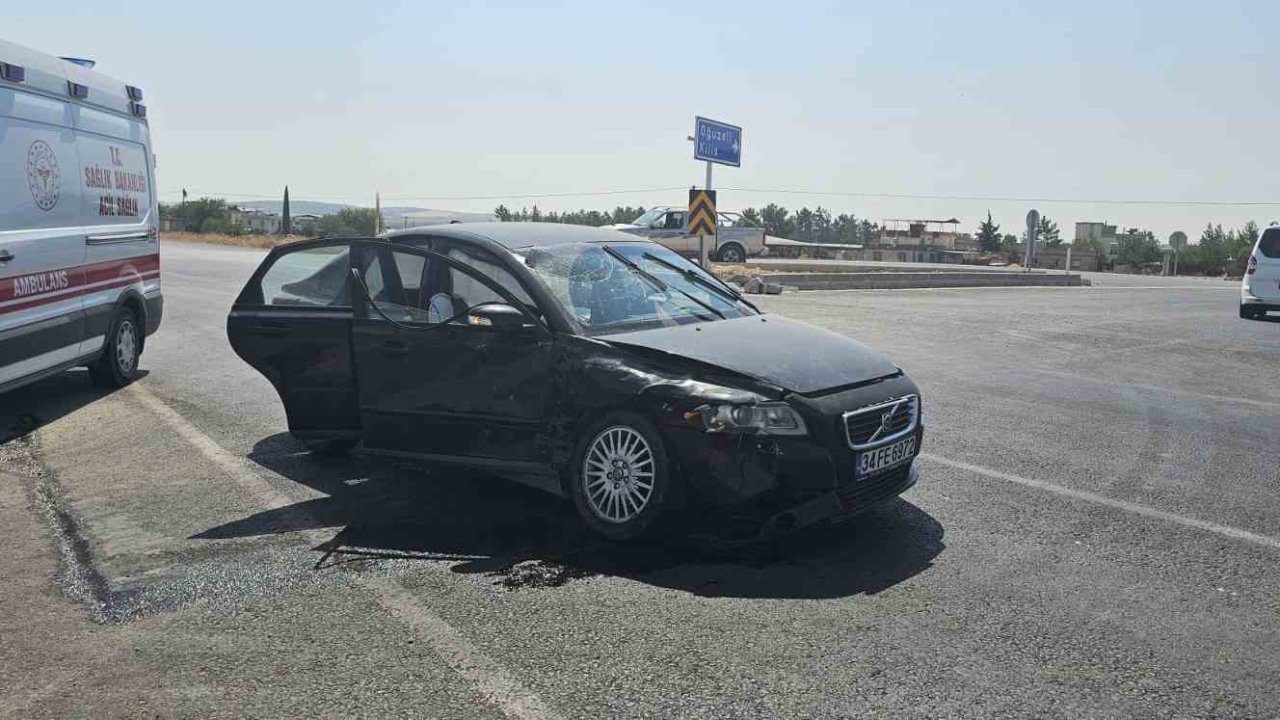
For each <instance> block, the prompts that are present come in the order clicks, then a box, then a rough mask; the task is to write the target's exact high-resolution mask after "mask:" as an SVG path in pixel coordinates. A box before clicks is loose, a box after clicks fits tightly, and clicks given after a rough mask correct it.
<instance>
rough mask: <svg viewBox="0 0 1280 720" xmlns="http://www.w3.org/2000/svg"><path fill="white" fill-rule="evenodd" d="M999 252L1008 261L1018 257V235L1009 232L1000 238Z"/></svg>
mask: <svg viewBox="0 0 1280 720" xmlns="http://www.w3.org/2000/svg"><path fill="white" fill-rule="evenodd" d="M1000 252H1001V253H1003V254H1004V257H1005V259H1006V260H1008V261H1009V262H1013V261H1015V260H1017V259H1018V258H1019V255H1018V236H1017V235H1014V234H1013V233H1009V234H1007V235H1005V236H1004V237H1002V238H1000Z"/></svg>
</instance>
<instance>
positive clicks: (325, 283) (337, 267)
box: [246, 245, 351, 307]
mask: <svg viewBox="0 0 1280 720" xmlns="http://www.w3.org/2000/svg"><path fill="white" fill-rule="evenodd" d="M349 252H350V250H349V248H348V246H347V245H324V246H320V247H311V248H303V249H300V250H294V251H292V252H287V253H285V254H283V255H281V256H279V257H278V258H276V260H275V262H273V263H272V264H271V266H270V267H269V268H267V270H266V272H264V273H263V274H262V278H261V279H260V280H259V281H258V284H257V288H256V290H257V291H258V292H259V293H260V295H259V297H258V298H257V299H258V300H259V302H260V304H262V305H295V306H304V307H350V306H351V295H350V292H349V289H348V287H347V267H348V263H347V257H348V254H349ZM254 289H255V288H252V287H250V288H246V290H247V291H252V290H254Z"/></svg>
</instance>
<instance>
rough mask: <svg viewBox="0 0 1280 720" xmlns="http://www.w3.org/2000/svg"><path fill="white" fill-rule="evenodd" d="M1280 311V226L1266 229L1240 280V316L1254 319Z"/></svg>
mask: <svg viewBox="0 0 1280 720" xmlns="http://www.w3.org/2000/svg"><path fill="white" fill-rule="evenodd" d="M1267 311H1277V312H1280V226H1275V225H1273V226H1271V227H1269V228H1267V229H1266V230H1263V231H1262V235H1260V236H1258V242H1257V243H1256V244H1255V245H1254V246H1253V252H1252V253H1250V255H1249V261H1248V266H1247V267H1246V268H1245V271H1244V278H1243V279H1242V280H1241V282H1240V317H1242V318H1245V319H1248V320H1252V319H1255V318H1260V317H1262V316H1264V315H1266V314H1267Z"/></svg>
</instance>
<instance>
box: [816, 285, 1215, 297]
mask: <svg viewBox="0 0 1280 720" xmlns="http://www.w3.org/2000/svg"><path fill="white" fill-rule="evenodd" d="M903 290H910V291H914V292H969V291H971V290H1068V291H1072V292H1075V291H1080V290H1083V291H1086V292H1087V291H1089V290H1229V291H1231V292H1234V293H1239V292H1240V288H1239V287H1200V286H1198V285H1134V286H1131V287H1126V286H1124V285H1093V286H1089V285H985V286H984V285H978V286H973V287H932V288H930V287H925V288H825V289H817V290H800V291H798V292H800V293H802V294H804V295H812V294H815V293H878V292H899V291H903Z"/></svg>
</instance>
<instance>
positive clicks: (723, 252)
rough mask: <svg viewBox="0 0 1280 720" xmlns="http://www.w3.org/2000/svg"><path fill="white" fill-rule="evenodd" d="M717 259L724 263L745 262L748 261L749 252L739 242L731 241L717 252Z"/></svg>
mask: <svg viewBox="0 0 1280 720" xmlns="http://www.w3.org/2000/svg"><path fill="white" fill-rule="evenodd" d="M716 261H717V262H722V263H743V262H746V261H747V252H746V251H745V250H743V249H742V246H741V245H739V244H737V243H729V244H728V245H725V246H724V247H722V248H720V250H719V251H718V252H717V253H716Z"/></svg>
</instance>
